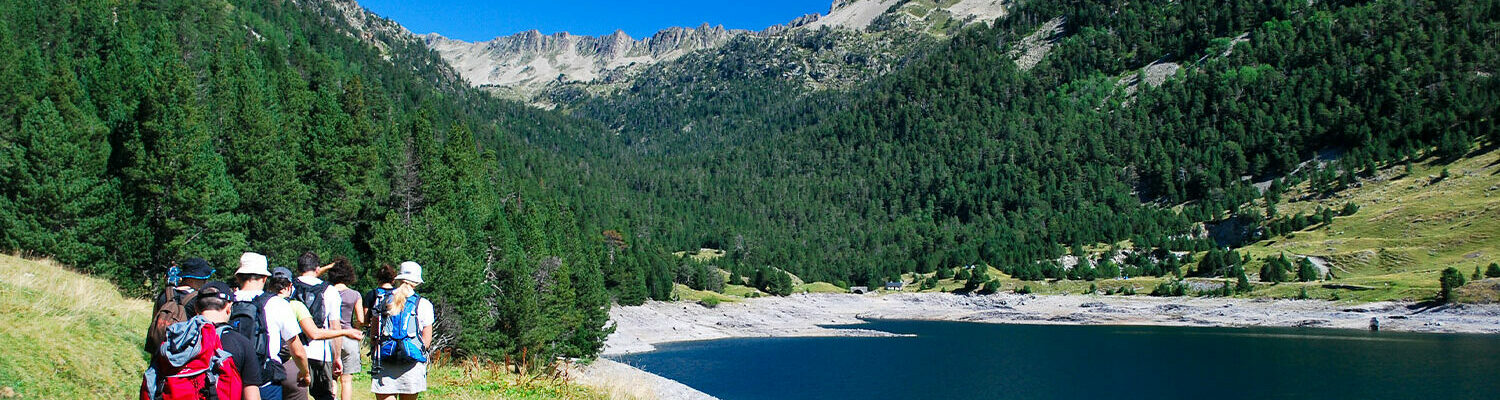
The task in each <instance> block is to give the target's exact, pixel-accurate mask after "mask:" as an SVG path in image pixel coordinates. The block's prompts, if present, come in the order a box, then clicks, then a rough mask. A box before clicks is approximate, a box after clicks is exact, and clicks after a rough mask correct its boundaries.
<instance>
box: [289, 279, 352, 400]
mask: <svg viewBox="0 0 1500 400" xmlns="http://www.w3.org/2000/svg"><path fill="white" fill-rule="evenodd" d="M322 266H323V265H322V264H321V263H320V262H319V260H318V255H317V254H314V253H313V252H311V251H309V252H306V253H302V256H300V257H297V272H298V273H299V274H300V276H298V277H297V281H298V282H299V283H300V284H298V285H297V287H298V290H321V291H322V292H323V294H322V296H321V297H322V299H321V300H322V303H323V306H322V308H323V311H322V312H321V315H313V316H312V317H313V319H314V320H316V321H318V322H321V325H320V326H319V327H320V328H323V329H337V328H338V327H339V326H340V325H341V324H340V322H339V318H340V317H339V314H340V313H339V307H340V306H341V305H342V301H340V297H339V290H338V289H335V288H334V287H333V285H332V284H327V283H325V282H323V280H322V279H318V271H319V270H320V267H322ZM297 297H298V298H303V299H305V297H302V296H301V295H297ZM307 302H308V301H307V300H304V301H303V303H304V304H306V303H307ZM306 305H307V307H308V308H310V309H314V310H316V308H315V307H314V305H313V304H306ZM342 343H343V342H341V341H336V340H327V339H318V340H312V341H310V342H308V343H307V358H308V361H309V364H310V365H311V367H312V369H313V376H312V378H313V381H312V386H310V387H308V394H309V395H311V396H312V398H313V399H315V400H333V399H334V393H336V392H335V391H334V385H335V384H336V382H335V381H334V377H335V376H338V374H339V373H340V372H342V370H343V368H342V365H341V359H340V357H339V350H338V349H339V348H338V347H334V344H342Z"/></svg>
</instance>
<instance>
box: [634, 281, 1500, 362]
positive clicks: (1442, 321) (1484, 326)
mask: <svg viewBox="0 0 1500 400" xmlns="http://www.w3.org/2000/svg"><path fill="white" fill-rule="evenodd" d="M610 317H611V318H610V319H611V321H612V323H614V324H615V327H616V328H615V332H614V334H612V335H610V336H609V339H608V340H607V341H606V343H605V349H604V354H605V355H606V356H608V355H618V354H628V353H636V352H645V351H651V350H653V349H655V347H654V345H656V344H660V343H667V342H678V341H690V340H709V339H723V338H735V337H797V336H888V335H891V334H890V333H886V332H879V331H872V330H866V329H845V328H831V327H827V326H829V325H848V324H858V323H860V322H862V321H861V320H862V319H908V320H936V321H968V322H983V323H1014V324H1075V325H1109V324H1113V325H1164V326H1206V327H1207V326H1215V327H1253V326H1265V327H1318V328H1338V329H1369V325H1370V318H1377V319H1378V320H1379V321H1380V329H1381V330H1387V331H1409V332H1452V333H1500V305H1452V306H1449V305H1442V306H1435V307H1427V306H1421V305H1418V304H1413V303H1399V302H1377V303H1366V304H1348V303H1338V302H1331V301H1323V300H1262V299H1237V298H1192V297H1148V296H1089V295H1019V294H996V295H989V296H964V295H954V294H947V293H898V294H886V295H850V294H803V295H793V296H788V297H767V298H758V299H746V300H745V301H742V302H735V303H723V304H720V305H719V306H718V307H715V308H707V307H704V306H701V305H698V304H694V303H686V302H647V303H646V304H644V305H640V306H615V307H613V308H611V309H610Z"/></svg>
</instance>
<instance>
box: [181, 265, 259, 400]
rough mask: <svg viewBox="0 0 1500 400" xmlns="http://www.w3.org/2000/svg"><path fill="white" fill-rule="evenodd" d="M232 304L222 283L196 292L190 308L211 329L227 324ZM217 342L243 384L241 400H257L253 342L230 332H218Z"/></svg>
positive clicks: (256, 363)
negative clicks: (206, 322) (208, 324)
mask: <svg viewBox="0 0 1500 400" xmlns="http://www.w3.org/2000/svg"><path fill="white" fill-rule="evenodd" d="M233 302H234V289H230V288H229V285H226V284H224V283H223V282H212V283H209V284H208V285H205V286H204V287H203V289H201V290H199V291H198V298H197V299H196V300H195V301H194V302H193V305H194V306H195V307H194V308H196V309H197V310H198V315H201V316H203V318H204V319H207V320H208V321H209V322H213V323H214V326H215V327H219V328H222V327H224V326H225V324H227V323H229V305H230V304H232V303H233ZM218 332H219V342H220V344H221V345H222V346H223V347H224V351H227V352H229V355H230V358H232V359H234V366H235V368H236V369H238V370H239V371H238V372H239V374H240V381H241V382H244V385H245V387H244V388H243V390H242V393H244V394H243V397H241V398H242V399H245V400H260V386H259V385H257V383H259V382H260V381H261V370H260V363H259V362H257V361H258V360H257V359H256V358H255V350H256V349H255V343H252V342H250V339H249V338H246V337H245V335H241V334H240V333H239V332H236V331H235V330H233V329H218Z"/></svg>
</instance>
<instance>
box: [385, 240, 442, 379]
mask: <svg viewBox="0 0 1500 400" xmlns="http://www.w3.org/2000/svg"><path fill="white" fill-rule="evenodd" d="M421 284H422V266H421V265H417V263H414V262H411V261H407V262H404V263H401V273H399V274H397V275H396V289H395V291H394V293H393V294H392V295H391V297H390V300H389V301H388V302H387V304H382V305H381V306H384V308H382V309H379V310H378V312H379V313H380V315H381V319H382V321H381V335H382V336H383V337H384V339H390V338H394V337H397V336H399V337H408V336H407V335H408V334H412V333H415V335H413V336H416V338H417V339H418V340H420V346H421V352H422V354H423V355H424V356H425V355H429V354H430V353H429V351H430V350H431V349H430V347H432V325H433V324H434V323H435V322H436V320H435V319H436V316H435V315H433V312H432V302H429V301H427V299H426V298H424V297H421V296H417V297H416V298H417V299H419V300H418V301H417V304H415V305H413V304H411V303H410V302H409V301H408V299H411V298H412V296H413V295H416V291H417V285H421ZM412 306H415V307H417V309H416V314H417V315H416V318H415V322H416V324H415V325H416V326H414V327H412V326H411V325H410V324H406V323H403V324H404V325H407V326H408V327H410V329H409V330H408V331H407V332H405V333H394V332H391V330H392V327H393V326H394V325H395V324H394V322H395V321H393V320H394V319H395V318H402V317H403V316H405V318H410V315H411V314H410V313H404V312H403V311H405V310H406V307H412ZM377 307H380V306H377ZM425 391H427V363H425V362H413V363H410V364H404V363H403V364H397V363H388V364H384V365H382V366H381V368H380V370H379V371H378V372H377V371H371V376H370V392H372V393H374V394H375V398H376V399H378V400H391V399H395V398H398V396H399V398H400V400H416V398H417V394H419V393H422V392H425Z"/></svg>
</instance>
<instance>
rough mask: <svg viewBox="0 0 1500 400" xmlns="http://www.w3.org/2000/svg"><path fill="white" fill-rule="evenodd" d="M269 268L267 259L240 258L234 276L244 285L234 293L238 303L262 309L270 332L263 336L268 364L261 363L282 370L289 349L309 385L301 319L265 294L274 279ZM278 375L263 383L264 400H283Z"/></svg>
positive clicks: (267, 377)
mask: <svg viewBox="0 0 1500 400" xmlns="http://www.w3.org/2000/svg"><path fill="white" fill-rule="evenodd" d="M269 264H270V263H269V262H268V261H267V260H266V256H264V255H261V254H258V253H245V254H242V255H240V268H239V269H238V270H236V271H235V273H234V276H235V278H237V279H238V280H239V282H240V287H239V290H236V291H235V292H234V301H235V302H236V303H241V302H243V303H248V304H252V305H256V306H259V308H260V311H261V318H264V319H265V321H264V322H265V325H266V330H265V331H264V332H261V333H262V334H264V335H265V337H266V357H267V358H268V360H259V361H260V362H262V363H263V364H265V365H268V366H270V365H274V366H280V365H281V362H282V360H281V354H280V353H281V349H282V347H283V346H287V348H288V349H290V350H291V353H292V355H293V358H295V359H296V361H297V365H298V366H300V367H301V371H303V372H302V373H299V374H298V375H299V376H298V377H297V378H298V380H301V381H308V380H309V376H308V375H307V373H306V371H308V367H307V355H306V352H305V350H303V349H302V342H301V341H299V340H297V335H299V334H301V333H302V327H301V326H299V325H297V317H296V316H295V315H293V314H292V306H291V304H290V303H287V302H286V300H285V299H282V298H281V297H279V296H276V294H275V293H266V291H265V289H266V280H267V279H268V278H270V277H271V269H270V268H269V266H270V265H269ZM277 369H278V370H279V369H280V368H277ZM267 370H269V368H267ZM277 375H280V374H279V373H277V374H271V373H267V374H265V376H264V377H263V378H265V379H264V380H265V382H261V383H260V385H261V386H260V398H261V399H262V400H281V395H282V391H281V385H278V384H276V383H275V382H274V380H275V378H276V376H277Z"/></svg>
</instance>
